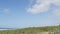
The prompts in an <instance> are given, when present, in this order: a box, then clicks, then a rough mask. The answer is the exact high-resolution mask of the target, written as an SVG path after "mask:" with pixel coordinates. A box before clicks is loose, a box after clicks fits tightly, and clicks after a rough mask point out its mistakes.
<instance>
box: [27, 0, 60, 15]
mask: <svg viewBox="0 0 60 34" xmlns="http://www.w3.org/2000/svg"><path fill="white" fill-rule="evenodd" d="M34 1H35V4H34V5H32V6H31V7H29V8H28V9H27V12H29V13H32V14H38V13H42V12H47V11H49V9H50V5H51V4H54V5H55V6H59V7H60V0H34ZM32 3H33V2H32ZM55 10H57V9H54V11H55ZM55 12H56V11H55ZM57 12H58V13H59V12H60V9H58V11H57Z"/></svg>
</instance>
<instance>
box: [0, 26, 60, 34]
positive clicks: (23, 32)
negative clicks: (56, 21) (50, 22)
mask: <svg viewBox="0 0 60 34" xmlns="http://www.w3.org/2000/svg"><path fill="white" fill-rule="evenodd" d="M37 32H46V33H47V32H55V34H60V26H47V27H29V28H23V29H16V30H1V31H0V34H32V33H33V34H34V33H35V34H37Z"/></svg>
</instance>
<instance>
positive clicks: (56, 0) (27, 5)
mask: <svg viewBox="0 0 60 34" xmlns="http://www.w3.org/2000/svg"><path fill="white" fill-rule="evenodd" d="M58 24H60V0H0V27H10V28H23V27H35V26H51V25H58Z"/></svg>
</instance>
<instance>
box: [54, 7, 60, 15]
mask: <svg viewBox="0 0 60 34" xmlns="http://www.w3.org/2000/svg"><path fill="white" fill-rule="evenodd" d="M53 14H54V15H56V16H60V8H59V9H55V10H54V11H53Z"/></svg>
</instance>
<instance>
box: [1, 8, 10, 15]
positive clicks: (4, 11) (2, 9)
mask: <svg viewBox="0 0 60 34" xmlns="http://www.w3.org/2000/svg"><path fill="white" fill-rule="evenodd" d="M0 13H4V14H8V13H9V9H7V8H1V9H0Z"/></svg>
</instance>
